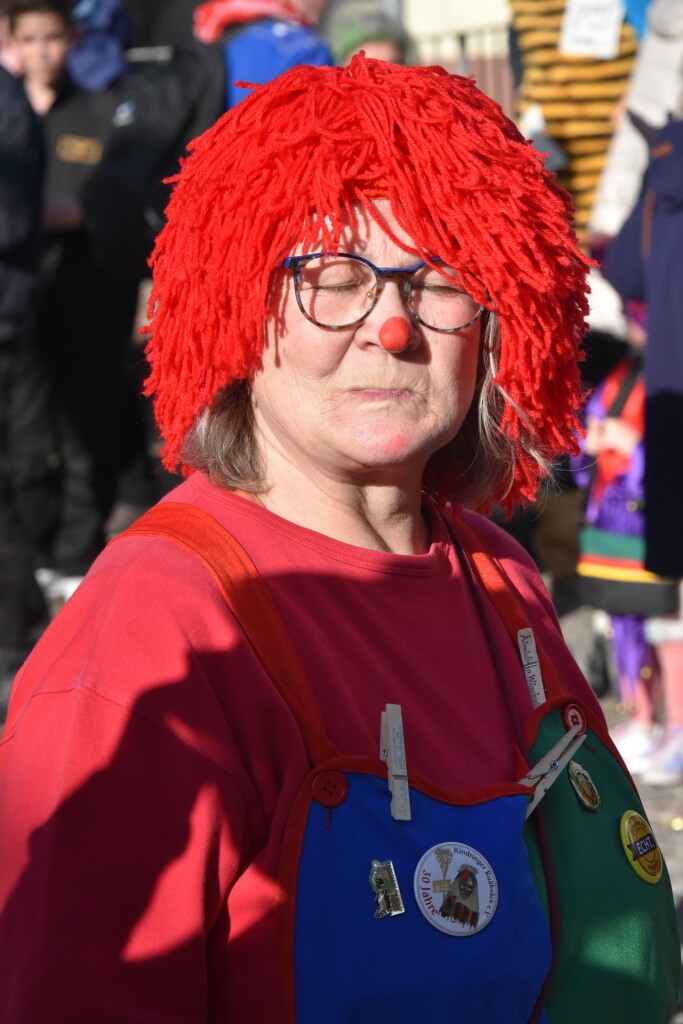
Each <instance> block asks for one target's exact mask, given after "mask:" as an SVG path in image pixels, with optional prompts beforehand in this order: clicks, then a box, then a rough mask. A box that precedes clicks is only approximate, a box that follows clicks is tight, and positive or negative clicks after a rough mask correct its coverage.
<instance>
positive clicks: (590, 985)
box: [525, 707, 681, 1024]
mask: <svg viewBox="0 0 683 1024" xmlns="http://www.w3.org/2000/svg"><path fill="white" fill-rule="evenodd" d="M562 712H563V709H562V708H561V707H554V708H552V709H551V710H549V711H548V712H547V713H546V714H545V715H542V710H541V709H539V713H540V714H541V715H542V717H541V720H540V723H539V728H538V733H537V735H536V739H535V741H534V743H533V746H532V748H531V756H532V762H531V763H532V764H535V763H536V762H537V761H538V760H540V759H541V758H542V757H543V755H544V754H546V753H547V751H548V750H549V749H550V748H551V747H552V746H553V744H554V743H556V742H557V741H558V740H559V739H560V738H561V737H562V736H563V735H564V734H565V733H566V727H565V725H564V722H563V717H562ZM586 731H587V735H586V740H585V742H584V743H583V745H582V746H581V747H580V748H579V750H578V751H577V753H576V755H575V757H574V761H575V762H576V763H578V764H579V765H580V766H581V767H582V768H583V769H585V771H586V772H588V774H589V776H590V778H591V779H592V781H593V783H594V785H595V788H596V789H597V791H598V793H599V795H600V801H601V804H600V808H599V809H598V810H597V811H592V810H589V809H587V808H586V807H585V806H584V805H583V804H582V803H581V801H580V799H579V797H578V795H577V793H576V791H575V789H574V787H573V786H572V783H571V782H570V778H569V774H568V772H567V769H566V768H565V770H564V771H563V772H562V774H561V776H560V777H559V778H558V779H557V780H556V781H555V782H554V784H553V785H552V786H551V788H550V789H549V790H548V792H547V793H546V795H545V796H544V797H543V799H542V801H541V803H540V804H539V806H538V807H537V808H536V809H535V811H534V812H533V813H532V815H531V816H530V818H529V820H528V821H527V823H526V833H525V839H526V842H527V846H528V848H529V855H530V863H531V869H532V874H533V876H534V880H535V883H536V887H537V891H538V893H539V897H540V899H541V903H542V904H543V905H544V907H545V908H547V907H548V893H547V889H546V879H545V875H544V872H543V866H542V861H541V857H540V854H539V844H538V838H537V834H536V828H535V825H534V816H535V815H536V814H538V813H539V812H540V813H541V814H542V817H543V823H544V826H545V832H546V837H547V843H548V845H549V848H550V854H551V858H550V859H551V861H552V863H553V865H554V871H555V877H556V879H557V880H558V883H559V884H558V887H557V888H558V890H559V891H558V895H557V898H558V901H559V921H558V922H557V925H558V926H559V955H558V954H557V952H556V960H555V966H554V974H553V979H552V982H551V984H550V988H549V990H548V993H547V998H546V1010H547V1013H548V1019H549V1021H550V1024H576V1021H579V1020H580V1021H582V1024H605V1022H606V1021H615V1022H617V1021H618V1022H619V1024H627V1022H633V1024H638V1022H641V1024H645V1022H647V1024H666V1022H668V1021H669V1020H670V1019H671V1016H672V1015H673V1012H674V1009H675V1007H676V1003H677V999H678V990H679V971H680V959H681V958H680V940H679V935H678V927H677V922H676V915H675V909H674V900H673V896H672V891H671V882H670V880H669V875H668V872H667V869H666V864H664V862H663V859H662V875H661V878H660V879H659V881H657V882H654V883H651V882H647V881H645V880H643V878H641V877H640V875H639V874H637V873H636V870H635V869H634V867H633V866H632V861H633V856H632V855H631V854H630V853H628V852H627V851H626V850H625V848H624V845H623V843H622V840H621V821H622V816H623V815H624V813H625V812H626V811H636V812H637V813H638V814H640V815H642V816H643V817H644V818H645V819H646V820H647V817H646V814H645V810H644V808H643V805H642V803H641V801H640V798H639V797H638V795H637V793H636V792H635V790H634V788H633V786H632V785H631V782H630V780H629V778H628V776H627V775H626V774H625V772H624V771H623V769H622V768H621V766H620V764H619V763H618V761H617V760H616V759H615V757H614V754H613V753H612V752H611V751H610V750H608V749H607V748H606V746H605V745H604V743H603V741H602V740H601V739H600V737H599V736H598V735H596V733H595V732H593V731H592V729H591V728H590V725H589V726H588V727H587V730H586ZM649 842H651V840H649ZM596 876H597V878H598V879H599V882H598V884H597V885H596V884H595V881H596ZM589 879H590V883H591V884H590V885H589V884H585V883H587V882H588V880H589ZM577 979H578V983H577Z"/></svg>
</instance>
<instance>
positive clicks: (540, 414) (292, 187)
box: [147, 55, 587, 502]
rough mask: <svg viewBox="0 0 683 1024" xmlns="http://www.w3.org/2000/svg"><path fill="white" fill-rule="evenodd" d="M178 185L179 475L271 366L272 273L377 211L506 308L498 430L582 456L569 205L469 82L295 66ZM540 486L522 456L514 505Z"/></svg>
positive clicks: (580, 303)
mask: <svg viewBox="0 0 683 1024" xmlns="http://www.w3.org/2000/svg"><path fill="white" fill-rule="evenodd" d="M175 181H176V184H175V189H174V192H173V195H172V198H171V201H170V203H169V206H168V211H167V213H168V222H167V224H166V226H165V228H164V230H163V231H162V232H161V234H160V236H159V238H158V240H157V245H156V248H155V251H154V254H153V256H152V265H153V268H154V287H153V291H152V296H151V300H150V316H151V317H152V322H151V327H150V331H151V339H150V341H149V345H148V356H149V360H150V364H151V368H152V369H151V375H150V377H149V379H148V382H147V392H148V393H149V394H153V395H154V402H155V411H156V417H157V421H158V423H159V427H160V429H161V433H162V436H163V438H164V442H165V447H164V451H163V459H164V463H165V465H166V466H167V467H169V468H170V469H175V468H176V467H177V465H178V463H179V461H180V452H181V448H182V445H183V441H184V439H185V436H186V434H187V431H188V429H189V428H190V426H191V425H192V423H193V421H194V420H195V418H196V417H197V415H198V414H199V413H200V412H201V411H202V410H203V409H204V408H205V407H206V406H207V405H209V404H210V403H211V401H212V400H213V399H214V397H215V396H216V394H217V392H218V391H219V390H220V389H221V388H222V387H224V386H225V385H226V384H228V383H230V382H233V381H237V380H242V379H248V378H249V377H250V376H251V374H252V373H253V371H254V370H255V369H256V368H257V367H258V365H259V360H260V356H261V352H262V347H263V336H264V322H265V317H266V316H267V315H268V311H267V296H268V289H269V280H270V276H271V273H272V270H273V268H274V267H275V266H276V265H277V264H278V263H279V262H280V261H281V260H282V259H283V258H284V257H285V256H286V255H288V254H289V253H291V252H292V251H293V250H294V248H295V247H298V248H299V251H302V252H305V251H306V250H307V248H310V247H311V246H313V245H318V246H319V245H320V242H321V228H322V236H323V238H322V247H323V248H324V249H326V250H328V251H334V250H335V248H336V247H337V246H338V243H339V240H340V237H341V233H342V230H343V226H344V223H345V222H346V223H348V222H349V220H350V221H351V223H353V222H354V218H353V212H352V207H353V206H354V205H362V206H364V207H366V208H368V209H370V208H371V205H372V200H373V199H375V198H378V197H380V196H381V197H384V198H386V199H388V200H389V201H390V203H391V207H392V209H393V212H394V214H395V216H396V219H397V221H398V223H399V224H400V225H401V226H402V227H403V228H404V229H405V231H406V232H407V233H408V235H409V236H410V237H411V238H413V239H414V241H415V247H416V248H415V252H416V253H417V254H418V255H419V256H426V255H438V256H440V257H441V258H442V259H443V260H445V261H446V262H447V263H449V264H450V265H451V266H453V267H455V268H456V269H457V270H458V272H459V273H460V275H461V277H462V279H463V281H464V283H465V285H466V287H467V288H468V290H469V291H470V292H471V294H472V295H473V296H474V297H475V298H478V299H480V300H481V301H483V302H484V303H485V304H486V305H487V306H488V307H489V308H492V309H494V310H495V312H496V314H497V316H498V318H499V321H500V325H501V340H500V357H499V365H498V371H497V375H496V378H495V380H496V383H497V384H498V385H499V386H500V388H501V389H502V390H503V392H504V393H505V395H506V396H507V400H506V403H505V409H504V413H503V419H502V422H501V424H500V429H501V430H502V431H504V432H505V433H506V434H507V435H508V437H510V438H511V439H512V440H513V441H515V440H517V439H518V438H520V437H521V436H522V434H525V435H526V436H529V435H531V437H532V438H533V440H534V444H535V445H536V446H537V447H538V449H539V450H541V451H543V453H544V454H545V455H546V456H547V457H553V456H554V455H556V454H558V453H559V452H561V451H565V450H567V449H570V448H571V447H572V445H573V440H572V439H573V435H574V431H575V429H576V428H577V425H578V424H577V418H576V417H577V410H578V407H579V369H578V361H579V343H580V338H581V335H582V333H583V331H584V329H585V326H586V324H585V316H586V314H587V300H586V295H585V275H586V260H585V259H584V257H583V256H582V255H581V253H580V252H579V250H578V249H577V247H576V241H575V238H574V235H573V232H572V229H571V205H570V202H569V198H568V196H567V195H566V193H565V192H563V191H562V190H561V189H560V188H559V187H558V186H557V185H556V184H555V182H554V181H553V179H552V177H551V176H550V175H549V174H548V173H547V172H546V171H545V170H544V169H543V159H542V157H541V156H540V155H539V154H538V153H537V152H536V151H535V150H534V149H533V148H532V146H531V144H530V143H528V142H526V141H525V140H524V139H523V138H522V136H521V135H520V134H519V132H518V131H517V129H516V128H515V126H514V125H513V124H512V123H511V122H510V121H509V120H508V119H507V118H506V117H505V115H504V114H503V113H502V111H501V110H500V108H499V107H498V106H497V104H495V103H494V102H493V101H492V100H491V99H489V98H488V97H486V96H485V95H483V93H481V92H480V91H479V90H478V89H477V88H476V87H475V85H474V83H473V82H472V81H470V80H469V79H465V78H461V77H459V76H456V75H450V74H448V73H447V72H446V71H444V70H443V69H442V68H438V67H432V68H404V67H397V66H394V65H391V64H385V63H383V62H381V61H376V60H367V59H365V57H364V56H363V55H360V56H357V57H354V58H353V60H352V62H351V64H350V66H349V67H345V68H313V67H307V66H301V67H297V68H295V69H293V70H291V71H288V72H287V73H286V74H284V75H282V76H281V77H280V78H277V79H275V80H274V81H272V82H270V83H269V84H268V85H264V86H261V87H257V88H255V89H254V91H253V93H251V94H250V95H249V96H248V97H247V98H246V99H245V100H244V101H243V102H242V103H240V104H239V105H238V106H237V107H235V108H234V109H233V110H231V111H229V112H228V113H227V114H225V115H224V116H223V117H222V118H221V119H220V120H219V121H218V122H217V123H216V125H214V127H213V128H211V129H210V130H209V131H207V132H206V133H205V134H204V135H202V136H201V137H200V138H198V139H197V140H195V142H194V143H193V146H192V151H191V153H190V155H189V156H188V158H187V159H186V160H185V161H184V162H183V165H182V167H181V171H180V174H179V175H178V176H177V178H176V179H175ZM539 472H540V470H539V467H538V464H537V463H536V461H535V460H534V459H533V458H532V457H531V456H530V455H529V454H527V452H526V451H524V452H521V454H520V455H519V457H518V458H517V462H516V466H515V480H514V484H513V487H512V490H511V491H510V493H509V495H508V496H507V497H508V499H509V501H510V502H512V501H516V500H520V499H521V498H529V499H532V498H533V497H534V495H535V493H536V490H537V485H538V477H539ZM491 497H492V499H494V500H498V499H500V498H501V497H502V496H501V495H492V496H491Z"/></svg>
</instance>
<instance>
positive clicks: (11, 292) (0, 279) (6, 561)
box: [0, 67, 56, 720]
mask: <svg viewBox="0 0 683 1024" xmlns="http://www.w3.org/2000/svg"><path fill="white" fill-rule="evenodd" d="M42 171H43V146H42V138H41V133H40V128H39V125H38V122H37V119H36V117H35V114H34V113H33V110H32V109H31V106H30V104H29V102H28V99H27V98H26V94H25V93H24V90H23V88H22V85H21V83H20V82H19V81H18V80H17V79H15V78H14V77H13V76H12V75H11V74H10V73H9V72H8V71H6V70H5V68H4V67H0V720H2V719H3V718H4V712H5V709H6V703H7V697H8V693H9V684H10V682H11V679H12V677H13V675H14V672H15V671H16V670H17V669H18V667H19V665H20V664H21V662H22V661H23V660H24V658H25V657H26V655H27V654H28V652H29V650H30V649H31V647H32V646H33V643H34V642H35V640H36V639H37V637H38V635H39V633H40V631H41V629H42V627H43V626H44V625H45V624H46V623H47V619H48V614H47V608H46V605H45V601H44V599H43V596H42V593H41V591H40V589H39V587H38V585H37V583H36V581H35V578H34V571H35V569H36V568H37V565H38V553H39V550H40V545H41V544H42V543H44V542H45V540H46V536H47V534H48V533H49V530H50V527H51V525H52V515H54V512H55V493H56V492H55V486H54V483H55V481H54V469H55V466H54V461H55V459H56V454H55V446H54V445H55V438H54V434H53V431H52V430H51V425H52V420H51V415H50V408H49V401H48V394H49V392H48V386H47V380H46V377H45V373H44V368H43V367H42V364H41V360H40V358H39V356H38V354H37V353H36V352H35V350H34V348H33V345H32V342H31V330H30V314H31V311H32V310H33V308H34V305H35V298H36V279H37V261H38V244H39V226H40V215H41V185H42Z"/></svg>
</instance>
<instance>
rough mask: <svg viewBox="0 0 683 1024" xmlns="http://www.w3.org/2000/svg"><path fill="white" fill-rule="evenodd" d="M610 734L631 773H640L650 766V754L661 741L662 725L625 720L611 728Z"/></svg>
mask: <svg viewBox="0 0 683 1024" xmlns="http://www.w3.org/2000/svg"><path fill="white" fill-rule="evenodd" d="M610 735H611V737H612V741H613V743H614V745H615V747H616V748H617V750H618V751H619V753H620V754H621V756H622V758H623V759H624V763H625V764H626V767H627V768H628V770H629V771H630V773H631V775H640V774H641V773H642V772H644V771H647V769H648V768H649V766H650V762H651V760H652V755H653V753H654V751H655V750H656V749H657V746H658V744H659V743H660V742H661V738H662V727H661V725H657V724H654V725H647V724H646V723H645V722H626V723H624V725H618V726H617V727H616V728H615V729H612V731H611V733H610Z"/></svg>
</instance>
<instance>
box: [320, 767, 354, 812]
mask: <svg viewBox="0 0 683 1024" xmlns="http://www.w3.org/2000/svg"><path fill="white" fill-rule="evenodd" d="M348 791H349V784H348V782H347V781H346V779H345V778H344V776H343V775H342V773H341V772H320V774H319V775H316V777H315V778H314V779H313V796H314V797H315V799H316V800H317V801H318V803H319V804H322V806H323V807H339V804H343V803H344V801H345V800H346V794H347V793H348Z"/></svg>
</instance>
